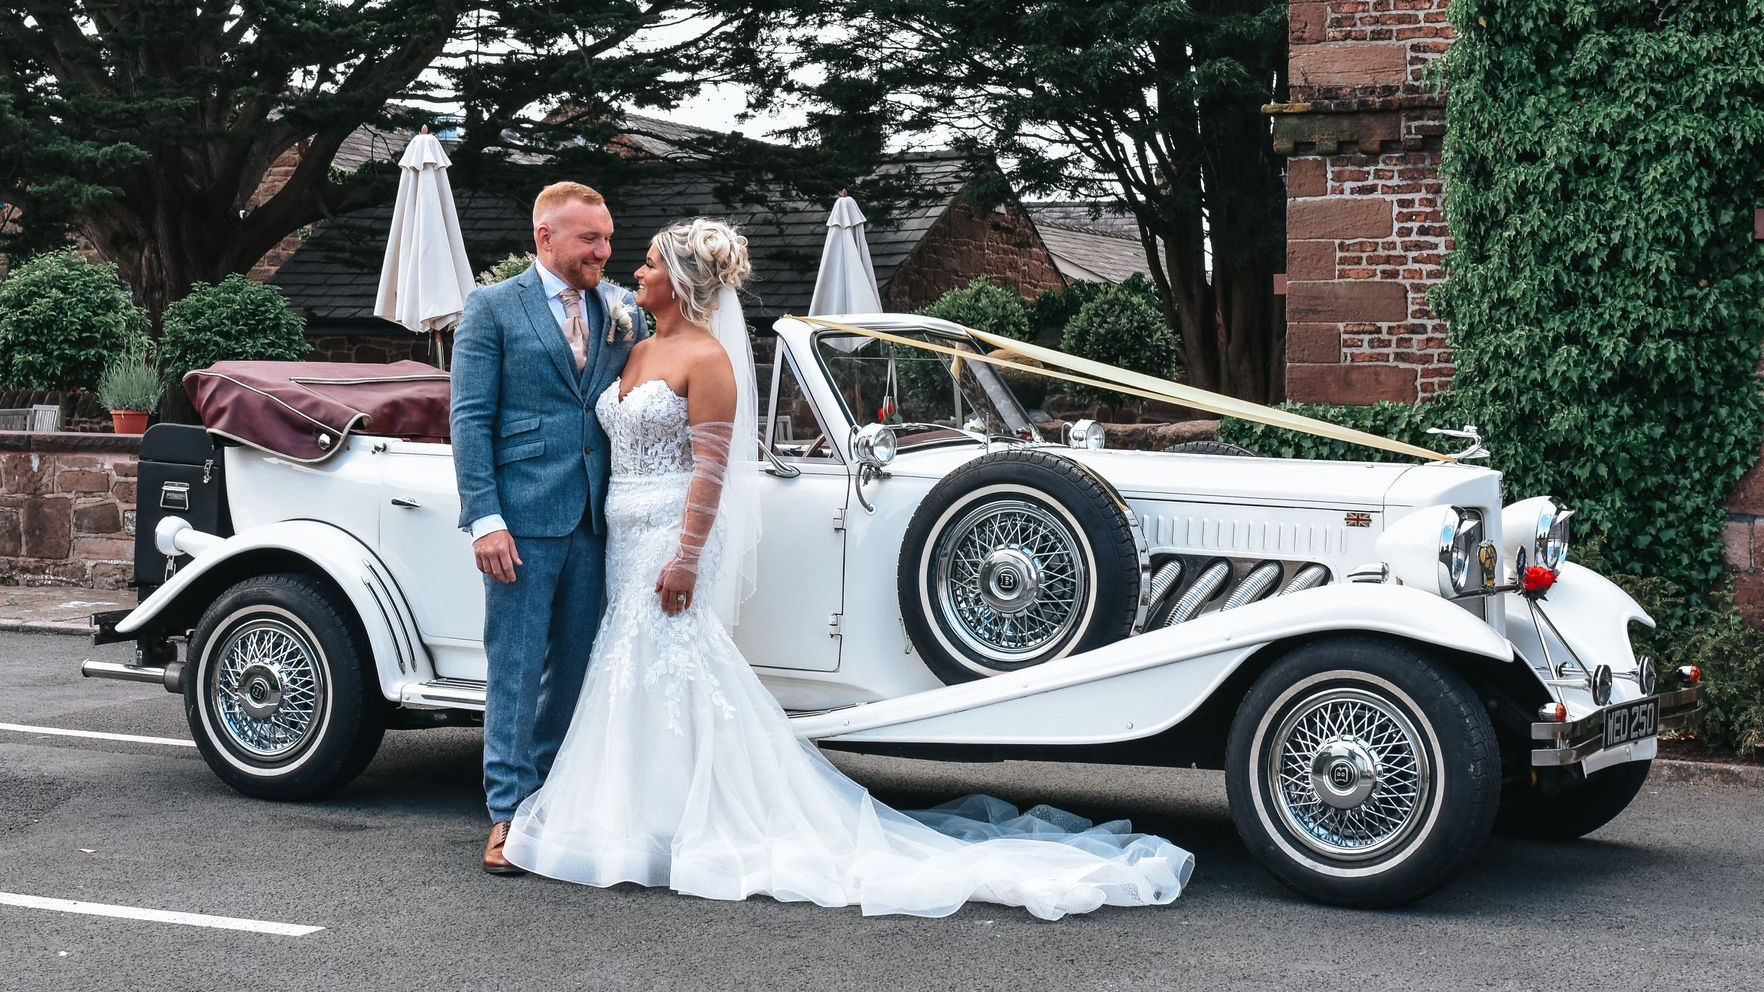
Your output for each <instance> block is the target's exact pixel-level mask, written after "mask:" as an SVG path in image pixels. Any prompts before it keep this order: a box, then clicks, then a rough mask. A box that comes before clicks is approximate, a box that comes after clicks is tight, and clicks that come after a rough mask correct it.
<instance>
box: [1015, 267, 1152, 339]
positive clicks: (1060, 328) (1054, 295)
mask: <svg viewBox="0 0 1764 992" xmlns="http://www.w3.org/2000/svg"><path fill="white" fill-rule="evenodd" d="M1120 285H1121V286H1122V287H1123V288H1125V289H1128V290H1130V291H1132V292H1133V293H1134V295H1136V296H1139V297H1141V298H1142V299H1144V300H1145V302H1146V303H1147V304H1148V305H1149V306H1150V307H1151V308H1152V309H1153V310H1157V311H1159V312H1160V313H1161V312H1162V308H1163V303H1162V301H1161V300H1160V299H1159V297H1158V288H1157V287H1156V286H1154V285H1152V281H1151V280H1150V279H1147V278H1146V277H1145V276H1144V275H1143V274H1141V273H1138V272H1135V273H1134V274H1133V275H1132V276H1129V277H1128V279H1127V281H1126V282H1123V283H1121V284H1120ZM1109 287H1110V284H1109V283H1106V282H1075V283H1073V284H1072V285H1070V286H1067V287H1066V288H1065V289H1050V290H1048V291H1047V292H1045V293H1043V294H1041V295H1040V296H1038V297H1036V298H1035V303H1034V304H1033V305H1031V306H1030V308H1029V323H1030V325H1031V326H1032V327H1033V328H1034V329H1035V340H1037V341H1050V342H1056V343H1057V342H1059V341H1060V340H1062V339H1064V338H1065V336H1066V325H1067V324H1070V323H1071V322H1072V318H1073V317H1076V316H1078V311H1079V310H1081V309H1083V307H1084V304H1086V303H1089V302H1090V301H1091V300H1094V299H1096V297H1097V295H1098V294H1100V293H1101V292H1102V291H1103V290H1105V289H1108V288H1109Z"/></svg>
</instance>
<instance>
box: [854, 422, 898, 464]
mask: <svg viewBox="0 0 1764 992" xmlns="http://www.w3.org/2000/svg"><path fill="white" fill-rule="evenodd" d="M851 448H852V454H853V455H854V456H856V458H857V460H858V464H860V465H868V466H870V467H872V468H881V467H882V466H884V465H887V464H888V463H889V462H891V461H894V453H895V451H896V443H895V438H894V432H893V431H891V430H889V429H888V428H887V427H884V426H883V425H881V424H869V425H867V426H865V427H864V428H863V429H862V430H860V431H858V432H857V438H856V439H855V440H853V442H852V446H851Z"/></svg>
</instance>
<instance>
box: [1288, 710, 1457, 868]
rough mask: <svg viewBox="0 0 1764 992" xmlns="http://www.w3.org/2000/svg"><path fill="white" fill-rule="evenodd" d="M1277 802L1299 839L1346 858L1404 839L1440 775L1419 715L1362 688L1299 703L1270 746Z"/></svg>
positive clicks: (1379, 850)
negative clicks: (1411, 715)
mask: <svg viewBox="0 0 1764 992" xmlns="http://www.w3.org/2000/svg"><path fill="white" fill-rule="evenodd" d="M1267 760H1268V767H1267V776H1268V782H1269V784H1270V786H1271V789H1272V792H1273V798H1274V802H1275V805H1276V807H1277V808H1278V809H1279V812H1280V816H1281V818H1282V819H1283V820H1284V821H1285V823H1286V825H1287V827H1288V828H1290V829H1291V831H1292V832H1293V834H1294V836H1295V837H1297V838H1298V840H1299V841H1300V842H1301V843H1303V844H1305V845H1306V846H1308V847H1310V848H1311V849H1312V850H1314V851H1316V852H1317V853H1319V854H1323V855H1325V856H1327V857H1330V858H1337V859H1341V860H1347V861H1358V860H1365V859H1368V858H1374V857H1377V856H1379V855H1380V854H1383V853H1384V852H1386V851H1388V850H1390V849H1391V848H1393V847H1395V846H1396V845H1398V844H1400V843H1402V841H1403V840H1404V838H1406V837H1408V836H1409V834H1410V833H1411V832H1412V831H1413V830H1414V828H1415V826H1416V824H1417V823H1418V822H1419V821H1420V819H1421V812H1422V811H1423V810H1425V809H1426V807H1427V804H1428V800H1429V797H1430V795H1431V790H1432V789H1433V776H1432V772H1431V769H1430V768H1429V766H1428V760H1427V749H1426V747H1425V746H1424V743H1423V741H1422V739H1421V735H1420V733H1419V732H1418V731H1417V730H1416V728H1415V725H1414V723H1413V722H1411V721H1410V720H1409V718H1408V717H1407V716H1405V715H1404V714H1403V713H1402V712H1401V711H1400V710H1399V709H1397V708H1396V707H1394V706H1392V705H1391V703H1390V702H1389V701H1388V700H1385V699H1383V698H1381V697H1379V696H1378V695H1376V694H1374V693H1371V692H1367V691H1365V690H1363V689H1351V688H1334V689H1328V690H1325V691H1322V692H1319V693H1316V694H1314V695H1312V696H1309V697H1307V698H1305V699H1304V700H1302V701H1300V702H1299V703H1298V704H1296V705H1295V706H1294V707H1293V708H1292V710H1291V712H1290V713H1289V714H1288V715H1287V716H1286V719H1285V720H1283V721H1282V722H1281V724H1280V727H1279V729H1277V730H1276V731H1275V733H1274V735H1273V737H1272V739H1271V746H1270V747H1269V749H1268V752H1267Z"/></svg>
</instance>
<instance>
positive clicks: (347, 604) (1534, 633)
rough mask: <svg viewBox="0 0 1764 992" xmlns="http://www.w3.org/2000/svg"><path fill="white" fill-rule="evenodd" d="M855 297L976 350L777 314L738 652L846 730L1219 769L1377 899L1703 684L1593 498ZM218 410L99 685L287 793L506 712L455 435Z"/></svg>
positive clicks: (1543, 795) (166, 495)
mask: <svg viewBox="0 0 1764 992" xmlns="http://www.w3.org/2000/svg"><path fill="white" fill-rule="evenodd" d="M844 319H845V320H846V321H849V322H851V323H852V324H853V325H861V326H862V327H863V328H868V329H873V330H881V331H883V332H885V333H887V334H892V335H895V336H898V337H900V338H903V339H907V340H914V341H922V342H930V343H933V344H934V345H937V346H941V347H942V348H944V349H946V352H945V353H943V354H938V353H933V352H928V351H924V350H919V349H915V348H911V347H905V346H904V345H905V341H887V340H878V339H875V338H873V337H867V336H864V335H861V334H856V333H852V332H851V331H850V330H846V331H841V330H838V329H829V328H827V327H826V326H824V325H821V324H817V323H812V322H809V321H806V320H801V319H796V318H785V319H782V320H780V321H778V322H777V324H776V326H775V332H776V353H775V359H774V360H773V361H772V363H771V364H770V368H769V385H770V389H769V393H768V394H767V395H766V396H764V397H763V399H762V402H763V403H764V407H765V408H764V410H763V411H762V413H763V417H762V421H763V426H762V433H763V434H764V438H763V444H764V448H765V451H766V452H767V464H766V465H765V466H764V467H763V471H764V472H765V478H764V479H763V485H764V487H765V495H764V537H763V540H762V543H761V550H760V555H761V560H760V573H761V574H760V583H759V592H758V594H757V595H756V597H755V598H754V599H753V600H752V601H750V602H749V603H748V604H747V605H746V606H745V607H744V609H743V612H742V621H741V623H740V625H739V627H738V629H737V630H736V641H737V642H738V644H739V645H740V647H741V649H742V651H743V652H744V653H745V654H746V656H747V658H748V659H749V660H750V661H751V663H752V664H753V666H754V668H755V669H756V670H757V671H758V673H759V675H760V677H761V678H762V679H763V680H764V682H765V684H766V685H767V686H768V687H769V688H770V689H771V690H772V691H773V693H774V694H775V695H776V697H777V698H778V700H779V701H780V702H781V703H782V704H783V706H784V707H785V709H786V710H788V711H791V712H792V714H793V719H794V722H795V724H796V726H797V727H798V729H799V731H800V733H801V734H803V735H804V736H806V737H809V738H812V739H815V740H817V741H819V742H821V743H822V744H823V745H825V746H828V747H835V748H843V749H851V750H866V751H876V752H885V753H889V754H898V755H914V756H922V757H937V758H948V759H959V760H987V759H998V758H1033V759H1043V760H1062V761H1083V762H1118V763H1136V764H1150V765H1180V766H1191V765H1192V766H1198V767H1202V768H1213V769H1223V770H1224V771H1225V773H1226V783H1227V787H1228V792H1229V797H1230V805H1231V810H1232V815H1233V817H1234V818H1235V821H1236V824H1237V827H1238V830H1239V832H1240V833H1241V834H1242V837H1243V839H1244V842H1245V843H1246V845H1247V846H1248V848H1249V850H1250V851H1251V852H1252V854H1253V855H1254V856H1255V857H1256V858H1257V859H1259V860H1260V861H1261V862H1262V863H1263V864H1264V865H1266V866H1267V868H1268V869H1269V870H1270V871H1272V872H1273V873H1274V874H1275V875H1276V876H1277V877H1278V878H1280V879H1281V880H1282V881H1283V882H1285V883H1287V884H1288V885H1290V886H1291V887H1293V888H1295V889H1297V890H1298V891H1300V892H1302V893H1305V894H1307V895H1309V896H1312V897H1315V898H1317V899H1321V900H1325V901H1329V902H1335V903H1341V904H1350V905H1363V906H1370V905H1391V904H1395V903H1400V902H1402V901H1405V900H1408V899H1412V898H1414V897H1416V896H1419V895H1421V894H1423V893H1426V892H1428V891H1430V890H1432V889H1435V888H1437V887H1438V886H1440V885H1442V884H1444V883H1445V882H1446V881H1447V880H1449V879H1450V878H1452V877H1453V876H1454V875H1455V874H1456V873H1457V872H1459V871H1460V870H1462V869H1463V868H1464V867H1465V866H1466V865H1467V864H1468V863H1469V862H1470V861H1472V860H1473V859H1474V858H1475V857H1476V856H1477V852H1478V850H1479V849H1480V848H1481V846H1482V842H1483V840H1484V839H1485V837H1486V836H1487V835H1488V833H1489V832H1490V830H1491V829H1493V828H1495V826H1496V824H1497V821H1498V822H1499V824H1500V825H1501V826H1503V827H1504V828H1506V829H1508V830H1511V831H1514V832H1519V833H1524V834H1529V835H1532V836H1544V837H1556V838H1564V839H1565V838H1572V837H1577V836H1579V835H1581V834H1584V833H1586V832H1588V831H1591V830H1593V829H1594V828H1596V827H1598V826H1600V825H1602V824H1604V823H1605V822H1607V821H1608V820H1610V819H1611V818H1612V817H1614V816H1616V815H1617V814H1618V813H1619V812H1620V811H1622V809H1623V808H1624V807H1625V806H1626V805H1627V804H1628V803H1629V801H1630V800H1631V799H1632V798H1633V797H1634V796H1635V795H1636V793H1637V791H1638V790H1639V789H1640V787H1641V784H1642V782H1643V780H1644V779H1645V778H1646V776H1647V773H1648V768H1649V763H1650V759H1652V758H1653V757H1654V755H1655V747H1656V736H1657V734H1658V733H1659V732H1660V731H1662V730H1665V729H1668V728H1672V727H1676V726H1680V725H1683V724H1684V723H1686V722H1687V721H1689V720H1690V719H1691V718H1692V717H1693V716H1694V714H1695V713H1696V711H1697V710H1698V709H1699V708H1700V705H1701V697H1702V687H1701V685H1700V676H1699V675H1698V674H1697V673H1696V672H1695V671H1694V670H1692V669H1688V668H1687V669H1683V670H1679V671H1674V672H1661V671H1660V670H1659V668H1658V666H1657V665H1656V662H1655V661H1654V660H1653V659H1650V658H1646V657H1637V656H1636V655H1635V653H1634V652H1633V651H1632V650H1631V647H1630V640H1629V628H1630V625H1631V624H1649V623H1650V621H1649V619H1648V617H1647V616H1646V615H1645V614H1644V613H1643V611H1642V610H1641V609H1640V608H1639V607H1638V606H1637V605H1636V603H1635V602H1634V601H1633V600H1632V599H1631V598H1630V597H1629V596H1627V595H1625V594H1624V593H1623V592H1622V591H1620V590H1619V589H1618V588H1617V587H1616V586H1615V585H1613V584H1612V583H1611V582H1609V581H1608V580H1606V579H1605V578H1603V577H1602V576H1600V575H1598V574H1596V573H1594V572H1592V571H1590V570H1588V569H1585V568H1582V567H1580V566H1578V565H1575V564H1573V563H1572V562H1570V561H1569V560H1568V541H1569V534H1568V529H1569V528H1568V518H1569V515H1570V514H1569V512H1568V511H1567V510H1565V509H1564V508H1562V507H1560V506H1558V505H1557V504H1556V503H1554V502H1552V501H1551V500H1550V499H1549V498H1547V497H1535V498H1530V499H1525V500H1521V501H1519V502H1516V503H1510V504H1506V505H1503V502H1502V494H1501V477H1500V475H1499V473H1497V472H1494V471H1491V470H1489V469H1486V468H1478V467H1473V466H1469V465H1465V464H1460V463H1453V462H1450V461H1443V460H1442V461H1439V462H1434V463H1430V464H1374V463H1353V462H1322V461H1293V460H1278V459H1266V458H1258V457H1253V456H1248V453H1247V452H1244V451H1242V450H1241V449H1233V448H1231V447H1230V446H1227V445H1220V444H1217V443H1213V442H1202V443H1199V444H1197V445H1191V446H1189V447H1190V449H1191V450H1188V451H1177V452H1156V453H1153V452H1140V451H1114V450H1107V449H1106V448H1105V447H1104V445H1103V443H1102V432H1101V431H1100V429H1099V428H1097V427H1096V425H1093V424H1087V423H1080V424H1078V425H1074V426H1073V427H1072V428H1071V429H1069V430H1063V431H1062V432H1061V436H1058V437H1044V436H1043V435H1042V434H1041V433H1039V432H1038V431H1037V429H1036V427H1035V425H1034V424H1033V423H1032V422H1031V419H1030V417H1029V415H1028V414H1027V413H1026V411H1025V409H1024V408H1023V406H1022V405H1021V404H1020V403H1019V402H1018V400H1017V398H1016V397H1015V396H1014V394H1013V393H1012V391H1011V389H1010V388H1009V387H1008V385H1007V383H1006V381H1005V380H1004V378H1003V377H1002V376H1001V375H1000V373H999V372H998V371H997V369H996V368H994V367H993V366H990V365H988V364H985V363H984V362H983V361H980V360H973V361H964V360H961V359H960V358H956V359H954V360H952V357H951V355H950V354H948V353H947V352H948V351H949V350H953V351H955V352H959V353H962V354H976V355H984V354H986V353H987V348H986V346H985V345H984V344H982V343H981V342H980V341H979V340H978V339H977V338H976V337H975V336H973V335H972V334H971V333H970V332H969V331H967V330H966V329H965V328H962V327H960V326H957V325H954V324H950V323H946V322H943V321H938V320H933V319H929V318H924V317H917V316H898V315H880V316H878V315H868V316H862V317H850V318H844ZM217 368H218V367H217ZM428 371H429V372H430V373H433V370H428ZM761 371H762V375H767V374H768V370H766V369H764V368H762V370H761ZM418 378H423V377H421V376H419V377H418ZM429 378H439V377H438V376H434V375H430V376H429ZM371 379H372V376H365V377H363V378H361V379H356V380H349V381H351V382H357V383H360V382H364V381H369V380H371ZM291 381H293V382H297V383H306V384H310V383H313V382H323V381H331V382H338V381H343V380H336V379H332V380H323V379H322V378H320V379H314V378H310V377H309V378H307V379H299V378H295V379H293V380H291ZM766 384H767V379H766V378H762V380H761V386H762V390H764V389H765V388H766ZM439 388H440V389H442V390H443V392H442V394H441V395H442V396H443V397H444V395H445V393H444V390H445V384H444V382H442V383H441V385H440V386H439ZM262 392H263V391H262V390H261V389H257V390H246V395H247V396H249V395H251V394H252V393H262ZM266 395H267V394H266ZM265 402H269V401H268V400H265ZM281 412H283V413H286V411H281ZM238 413H239V411H237V410H235V411H234V415H233V416H232V417H231V418H230V419H228V418H222V420H223V421H225V422H228V423H233V424H241V423H243V424H249V423H251V422H252V416H249V415H248V416H246V417H244V418H243V419H241V417H240V416H239V415H238ZM247 413H248V414H249V411H247ZM260 413H261V411H260ZM257 419H258V421H260V422H261V420H262V419H263V418H262V417H258V418H257ZM440 420H441V423H442V424H443V425H444V424H445V413H444V410H443V412H442V414H441V417H440ZM883 421H886V423H884V422H883ZM206 422H208V423H209V425H210V429H209V430H208V431H206V432H205V431H203V430H202V429H201V428H190V427H156V428H155V429H154V431H155V432H157V433H152V434H149V436H148V438H147V440H146V442H145V445H144V450H143V461H142V466H143V467H142V480H141V481H142V488H141V491H140V518H139V527H140V529H141V538H140V540H141V553H140V555H139V556H138V558H139V560H138V563H137V567H138V570H139V575H138V579H139V581H140V583H141V586H142V594H143V596H144V598H143V599H142V601H141V603H140V605H139V606H137V607H136V608H135V609H133V610H132V611H118V612H117V613H115V614H103V615H100V616H99V617H98V618H97V619H98V622H99V634H98V639H99V640H100V641H112V640H134V641H136V642H137V643H138V653H137V658H136V661H135V663H134V664H129V665H121V664H111V663H101V662H87V663H86V665H85V666H84V672H85V674H87V675H91V676H99V677H106V678H125V679H135V680H144V681H153V682H160V683H163V684H164V685H165V686H166V688H168V689H169V690H171V691H173V692H178V693H181V694H182V695H183V697H184V706H185V711H186V713H187V715H188V718H189V723H190V728H191V731H192V733H193V734H194V736H195V739H196V741H197V743H198V745H199V747H200V749H201V752H202V754H203V756H204V757H205V758H206V759H207V761H208V763H209V765H210V766H211V767H212V768H213V769H214V771H215V772H216V773H217V774H218V775H219V776H220V777H221V778H222V779H224V780H225V781H226V782H228V783H229V784H231V785H232V786H234V787H236V788H237V789H239V790H241V791H243V792H246V793H249V794H251V795H254V796H263V797H271V798H305V797H310V796H315V795H318V794H321V793H323V792H325V791H327V790H330V789H334V788H336V787H338V786H340V785H342V784H344V783H346V782H348V781H349V780H350V779H352V778H353V777H354V776H355V775H356V774H358V773H359V772H360V771H361V769H362V768H363V767H364V766H365V765H366V764H367V762H368V761H369V759H370V758H371V757H372V755H373V753H374V751H375V749H376V747H377V746H378V744H379V741H380V739H381V735H382V733H383V731H384V730H385V729H386V728H388V727H394V728H411V727H428V726H436V725H442V724H456V723H470V722H474V721H475V720H478V719H481V710H482V707H483V702H484V679H485V658H484V653H483V648H482V642H481V631H482V625H483V589H482V580H481V577H480V576H479V574H478V573H477V571H476V570H475V568H474V567H473V560H472V555H471V553H470V548H469V540H468V538H467V536H466V535H465V534H464V533H462V532H461V531H460V530H459V529H458V528H457V526H456V517H457V515H458V512H459V504H458V498H457V495H456V492H455V485H454V472H453V464H452V459H451V450H450V448H449V446H448V445H447V444H446V443H444V442H443V441H438V440H411V439H409V436H408V435H409V434H410V433H411V432H409V431H403V430H401V431H398V432H397V433H405V434H406V435H407V436H406V437H404V438H401V437H394V436H376V435H374V434H373V433H371V432H364V431H363V429H362V425H361V423H360V421H359V419H356V420H354V421H352V422H351V423H350V424H349V425H347V426H346V427H345V429H344V430H342V431H340V432H335V433H333V432H330V431H327V430H326V429H324V428H322V427H321V428H317V429H314V430H313V431H312V432H310V433H311V434H312V437H313V439H315V443H316V445H317V448H318V449H319V450H318V452H317V453H316V454H315V453H313V452H311V451H306V452H295V453H293V454H290V453H288V452H285V451H284V452H278V451H274V450H268V449H267V448H266V447H265V446H263V445H262V444H260V443H252V439H251V438H249V437H242V436H240V433H241V431H243V430H244V428H237V429H235V430H233V431H230V432H229V431H228V430H225V429H221V428H217V427H216V426H215V423H216V421H215V420H212V419H210V420H207V421H206ZM370 426H371V425H370ZM444 429H445V428H444V426H443V427H442V428H441V430H443V431H444ZM229 433H230V434H231V435H232V436H228V435H229ZM414 433H415V434H417V435H421V434H422V432H421V431H416V432H414ZM241 441H244V442H246V443H240V442H241ZM1530 566H1541V567H1542V568H1544V569H1547V570H1548V572H1549V573H1550V576H1551V577H1553V578H1555V579H1556V580H1557V581H1556V584H1555V586H1554V588H1552V589H1550V590H1549V591H1548V593H1547V598H1545V599H1543V600H1541V601H1534V600H1533V599H1531V598H1528V597H1527V596H1525V595H1524V594H1523V593H1522V592H1521V591H1519V590H1518V589H1517V588H1516V583H1515V581H1514V579H1515V576H1517V575H1520V574H1522V573H1523V571H1524V570H1525V569H1526V568H1527V567H1530ZM594 623H595V618H593V617H583V618H582V628H583V633H584V636H586V635H587V633H588V632H589V630H590V629H591V628H592V627H593V625H594ZM179 643H181V644H183V645H184V647H183V650H182V651H181V652H180V651H179V650H178V644H179ZM1657 681H1658V682H1659V683H1661V685H1659V686H1657V684H1656V683H1657ZM1668 681H1670V682H1671V685H1672V688H1670V689H1668V688H1664V687H1663V686H1664V684H1665V683H1667V682H1668ZM1177 840H1180V838H1177Z"/></svg>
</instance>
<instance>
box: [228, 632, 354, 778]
mask: <svg viewBox="0 0 1764 992" xmlns="http://www.w3.org/2000/svg"><path fill="white" fill-rule="evenodd" d="M215 657H216V661H215V664H214V673H213V675H212V676H211V677H210V679H209V682H208V686H207V692H208V698H209V703H210V707H211V711H212V712H214V713H215V714H216V715H217V716H218V717H219V718H220V719H219V720H218V721H217V722H218V723H219V726H220V729H221V731H222V732H223V733H224V734H225V735H226V737H227V740H228V743H230V744H232V745H233V746H234V747H236V748H237V749H239V750H240V751H243V752H244V753H246V754H248V755H250V756H251V757H253V758H257V759H259V760H272V761H273V760H280V759H283V758H286V757H288V756H289V755H291V754H293V753H294V752H296V751H298V750H300V749H301V748H302V747H303V746H305V745H306V744H307V743H308V742H309V741H310V740H311V739H312V736H313V729H314V728H315V727H317V726H318V724H319V721H320V718H321V717H322V716H323V711H324V698H325V683H324V667H323V665H322V664H321V663H320V661H319V651H318V648H317V647H316V646H315V645H314V644H313V642H312V639H311V638H310V637H309V636H308V635H307V634H306V633H305V632H304V631H302V630H300V629H299V628H298V627H296V626H294V625H293V624H290V623H288V622H287V621H285V620H282V619H280V618H273V617H262V618H257V619H252V620H248V621H246V622H245V623H243V624H240V625H239V627H238V628H237V629H236V630H234V631H233V632H232V633H231V634H230V635H228V637H227V639H226V641H225V642H224V643H223V644H222V645H221V647H220V650H219V651H218V652H217V653H216V655H215Z"/></svg>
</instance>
